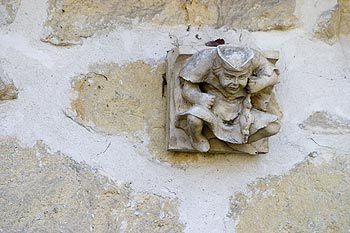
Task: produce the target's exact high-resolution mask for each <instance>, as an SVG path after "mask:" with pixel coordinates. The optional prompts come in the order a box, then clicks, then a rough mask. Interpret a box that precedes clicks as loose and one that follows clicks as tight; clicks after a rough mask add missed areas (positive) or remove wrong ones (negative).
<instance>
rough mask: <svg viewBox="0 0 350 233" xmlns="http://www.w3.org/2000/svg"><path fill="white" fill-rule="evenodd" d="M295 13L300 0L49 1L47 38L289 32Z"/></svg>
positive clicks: (72, 40) (66, 41) (70, 40)
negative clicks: (135, 29) (132, 31)
mask: <svg viewBox="0 0 350 233" xmlns="http://www.w3.org/2000/svg"><path fill="white" fill-rule="evenodd" d="M294 10H295V0H278V1H276V0H268V1H266V0H265V1H263V0H249V1H243V0H223V1H219V0H170V1H167V0H157V1H152V0H146V1H141V2H140V1H137V0H132V1H123V0H104V1H101V0H93V1H82V0H79V1H74V0H49V8H48V19H47V21H46V23H45V28H44V35H43V37H42V40H43V41H45V42H49V43H52V44H55V45H72V44H79V43H81V38H86V37H90V36H92V35H94V34H95V33H96V32H98V31H101V30H107V31H108V30H112V29H114V28H115V27H116V26H117V25H130V24H135V23H142V22H147V23H153V24H159V25H178V24H193V25H197V26H203V25H209V26H213V27H221V26H226V27H228V28H234V29H238V28H239V29H248V30H251V31H259V30H262V31H267V30H274V29H276V30H286V29H289V28H291V27H293V26H294V25H295V23H296V17H295V16H294V15H293V13H294Z"/></svg>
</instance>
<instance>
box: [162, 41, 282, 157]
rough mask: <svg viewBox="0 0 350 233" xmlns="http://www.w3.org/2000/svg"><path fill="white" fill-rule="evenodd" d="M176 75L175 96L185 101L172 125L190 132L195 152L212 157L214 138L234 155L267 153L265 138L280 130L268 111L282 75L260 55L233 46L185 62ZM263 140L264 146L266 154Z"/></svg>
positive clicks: (201, 51)
mask: <svg viewBox="0 0 350 233" xmlns="http://www.w3.org/2000/svg"><path fill="white" fill-rule="evenodd" d="M172 74H173V73H172ZM176 76H177V77H175V78H177V79H178V85H179V89H178V90H177V91H176V92H174V93H173V94H174V95H178V96H177V97H175V96H174V97H175V98H182V100H181V101H177V102H178V104H177V105H178V106H179V107H178V108H177V109H176V111H173V113H172V114H174V116H173V117H172V118H173V120H172V124H174V126H175V128H177V129H181V130H183V132H185V134H186V135H187V139H186V140H189V141H190V144H191V146H192V148H193V149H194V150H195V151H199V152H208V151H209V150H210V149H211V143H210V142H209V139H210V138H213V137H215V138H216V140H217V141H219V143H221V144H223V143H224V144H225V146H226V147H228V148H231V149H232V150H233V151H239V152H244V153H249V154H257V153H259V152H260V153H261V152H267V145H266V143H267V141H266V140H265V141H264V139H266V138H268V137H270V136H272V135H275V134H276V133H278V131H279V129H280V124H279V119H278V116H277V115H276V114H274V113H273V112H271V111H270V112H269V111H268V105H269V102H270V99H271V93H272V90H273V87H274V85H275V84H276V83H277V80H278V70H277V68H276V67H275V65H274V64H273V63H272V62H270V61H269V60H268V59H267V58H266V57H265V56H264V55H263V54H262V53H261V52H259V51H257V50H254V49H251V48H248V47H236V46H232V45H219V46H218V47H216V48H206V49H202V50H200V51H198V52H196V53H194V54H193V55H192V56H191V57H190V58H188V59H186V60H185V61H184V62H183V64H182V65H181V67H180V68H179V73H178V74H177V75H176ZM169 78H171V77H169ZM173 78H174V77H173ZM170 91H171V90H170ZM179 95H181V96H179ZM175 102H176V101H175ZM208 132H209V133H208ZM173 138H174V137H171V135H169V137H168V139H169V140H173ZM259 141H260V143H261V142H264V143H263V144H265V149H263V150H261V151H259V148H258V147H257V146H256V142H259ZM254 143H255V145H254ZM260 147H261V145H260ZM178 149H179V150H181V148H178ZM183 149H184V148H183ZM175 150H176V148H175ZM184 150H186V149H184ZM189 151H191V150H189ZM229 151H230V150H228V149H225V150H224V152H229Z"/></svg>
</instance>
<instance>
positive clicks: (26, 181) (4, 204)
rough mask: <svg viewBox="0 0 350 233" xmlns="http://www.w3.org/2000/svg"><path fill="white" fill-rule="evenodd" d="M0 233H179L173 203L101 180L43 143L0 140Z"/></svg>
mask: <svg viewBox="0 0 350 233" xmlns="http://www.w3.org/2000/svg"><path fill="white" fill-rule="evenodd" d="M0 155H1V156H0V157H1V163H0V223H1V224H0V232H152V233H153V232H173V233H175V232H183V228H184V226H183V225H182V224H181V223H180V222H179V217H178V212H177V202H176V201H175V200H174V199H169V198H164V197H160V196H157V195H154V194H150V193H136V192H134V191H133V190H132V189H131V188H130V187H128V186H126V185H125V184H122V183H121V182H120V181H118V182H117V183H118V184H117V183H115V182H113V181H111V180H109V179H108V178H106V177H104V176H101V175H99V174H98V172H96V171H94V170H92V169H91V168H89V167H87V166H85V165H83V164H79V163H76V162H74V161H73V160H72V159H70V158H68V157H67V156H65V155H62V154H59V153H56V154H52V153H49V152H48V151H47V148H46V147H45V145H43V144H42V143H40V142H39V143H38V144H37V145H36V146H35V147H33V148H27V147H23V146H21V145H20V144H19V143H18V142H17V141H16V140H15V139H9V138H2V139H1V140H0Z"/></svg>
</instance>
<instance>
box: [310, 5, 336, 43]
mask: <svg viewBox="0 0 350 233" xmlns="http://www.w3.org/2000/svg"><path fill="white" fill-rule="evenodd" d="M339 31H340V10H339V6H338V5H336V6H334V7H333V8H332V9H330V10H327V11H325V12H323V13H322V14H321V15H320V16H319V18H318V20H317V23H316V26H315V29H314V33H315V37H316V38H319V39H322V40H324V41H325V42H327V43H328V44H333V43H334V42H335V41H336V40H337V38H338V35H339Z"/></svg>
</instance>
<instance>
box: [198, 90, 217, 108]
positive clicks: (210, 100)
mask: <svg viewBox="0 0 350 233" xmlns="http://www.w3.org/2000/svg"><path fill="white" fill-rule="evenodd" d="M215 98H216V97H215V96H214V95H210V94H206V93H203V95H202V96H201V98H200V100H199V104H200V105H202V106H204V107H206V108H208V109H210V108H211V107H212V106H213V105H214V103H215Z"/></svg>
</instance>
